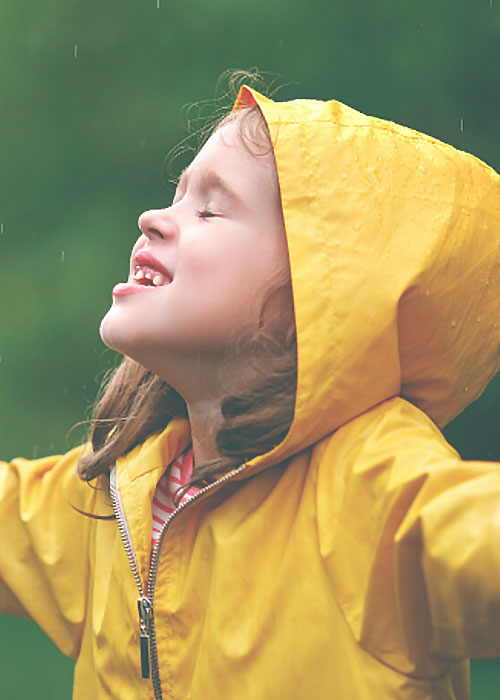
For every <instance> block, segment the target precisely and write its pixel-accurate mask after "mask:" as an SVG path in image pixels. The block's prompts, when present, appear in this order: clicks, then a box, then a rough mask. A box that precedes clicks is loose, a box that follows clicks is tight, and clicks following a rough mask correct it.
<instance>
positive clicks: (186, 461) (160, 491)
mask: <svg viewBox="0 0 500 700" xmlns="http://www.w3.org/2000/svg"><path fill="white" fill-rule="evenodd" d="M192 473H193V448H192V447H188V449H187V450H186V451H185V452H183V453H182V454H181V455H179V456H178V457H176V458H175V459H174V461H173V462H172V463H171V464H170V466H169V467H168V468H167V470H166V471H165V472H164V474H163V476H162V477H161V479H160V480H159V482H158V484H157V485H156V491H155V495H154V497H153V534H152V536H151V544H152V546H153V547H154V545H155V544H156V543H157V542H158V538H159V537H160V532H161V530H162V528H163V525H164V524H165V521H166V520H167V518H168V517H169V516H170V515H171V514H172V513H173V512H174V510H175V509H176V506H175V504H174V496H175V494H176V493H177V491H178V490H179V489H180V488H181V487H182V486H184V484H186V483H187V482H188V481H189V479H190V478H191V474H192ZM198 491H199V489H197V488H194V487H193V488H191V489H189V491H188V492H187V493H185V494H184V496H183V497H182V498H181V500H180V503H184V501H186V500H187V499H188V498H190V497H191V496H193V495H194V494H195V493H197V492H198Z"/></svg>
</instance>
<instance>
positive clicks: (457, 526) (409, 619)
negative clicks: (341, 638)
mask: <svg viewBox="0 0 500 700" xmlns="http://www.w3.org/2000/svg"><path fill="white" fill-rule="evenodd" d="M339 433H341V434H340V435H338V436H337V439H340V440H341V442H342V447H341V450H340V452H342V453H343V459H342V461H341V465H343V466H341V469H342V470H343V474H342V478H341V479H340V480H339V481H337V483H339V484H340V491H341V492H342V493H341V495H340V496H339V504H340V505H339V507H338V511H337V514H336V522H337V527H336V528H335V533H334V534H333V535H331V547H326V550H327V551H328V556H327V565H328V568H329V571H330V575H331V579H332V585H333V589H334V594H335V596H336V599H337V602H338V604H339V606H340V608H341V609H342V611H343V613H344V615H345V617H346V619H347V621H348V623H349V625H350V627H351V630H352V632H353V634H354V636H355V638H356V639H357V640H358V642H359V644H360V645H361V646H362V647H363V648H364V649H365V650H366V651H368V652H369V653H371V654H372V655H373V656H375V657H377V658H378V659H380V660H381V661H383V662H384V663H386V664H388V665H390V666H392V667H394V668H396V669H398V670H399V671H402V672H404V673H410V674H416V675H425V676H427V675H437V674H439V673H441V672H442V671H443V670H444V669H445V668H446V667H447V666H448V665H449V664H450V663H454V662H455V661H457V660H459V659H464V658H477V657H483V658H484V657H498V656H500V465H499V464H496V463H488V462H464V461H462V460H461V459H460V457H459V456H458V455H457V453H456V452H455V451H454V450H453V449H452V448H451V447H450V446H449V445H448V444H447V443H446V441H445V439H444V437H443V436H442V435H441V433H440V432H439V430H438V429H437V428H436V427H435V426H434V425H433V424H432V423H431V421H430V420H429V419H428V418H427V417H426V416H425V415H424V414H422V413H421V412H420V411H418V409H416V408H414V407H413V406H411V405H409V404H407V403H406V402H404V401H403V400H401V399H393V400H391V401H389V402H386V403H385V404H382V405H381V406H380V407H377V408H376V409H373V410H372V411H370V412H369V413H368V414H365V416H362V417H360V418H358V419H355V421H353V422H352V425H350V426H346V427H345V428H343V429H341V431H339ZM337 452H338V447H337Z"/></svg>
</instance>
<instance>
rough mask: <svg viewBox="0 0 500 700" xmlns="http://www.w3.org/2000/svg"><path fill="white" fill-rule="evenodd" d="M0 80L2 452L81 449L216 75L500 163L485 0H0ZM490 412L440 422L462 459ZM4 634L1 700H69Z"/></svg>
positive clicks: (31, 633) (495, 28)
mask: <svg viewBox="0 0 500 700" xmlns="http://www.w3.org/2000/svg"><path fill="white" fill-rule="evenodd" d="M0 66H1V67H0V115H1V130H0V268H1V284H2V287H1V290H2V291H1V311H2V324H1V327H0V382H1V392H0V437H1V440H0V447H1V455H2V457H3V458H10V457H14V456H16V455H22V456H26V457H35V456H39V455H40V456H41V455H44V454H47V453H54V452H56V451H57V452H59V451H63V450H65V449H66V448H67V446H68V445H73V444H75V442H77V441H78V440H79V439H81V435H82V432H81V430H80V432H79V431H78V430H76V431H74V432H73V433H71V434H70V435H69V436H68V435H67V431H68V429H69V428H70V427H71V426H72V425H73V424H74V423H76V422H78V421H80V420H81V419H82V418H84V417H85V415H86V414H87V411H88V405H89V403H90V402H91V401H92V399H93V397H94V395H95V392H96V388H97V384H98V382H99V380H100V378H101V377H102V374H103V373H104V372H105V371H106V369H107V368H109V367H110V366H111V365H112V364H113V363H114V361H115V358H114V356H113V354H112V353H111V352H110V351H106V350H105V349H104V348H103V346H102V344H101V342H100V340H99V336H98V323H99V320H100V318H101V317H102V315H103V313H104V312H105V310H106V309H107V307H108V305H109V303H110V299H111V296H110V290H111V288H112V286H113V285H114V284H115V283H116V282H117V281H120V280H122V279H123V278H124V276H125V275H126V273H127V265H128V255H129V250H130V247H131V245H132V243H133V242H134V240H135V238H136V236H137V228H136V223H135V222H136V220H137V217H138V215H139V214H140V213H141V211H143V210H144V209H146V208H150V207H159V206H163V205H165V204H166V203H168V201H169V199H170V197H171V191H169V189H168V187H166V186H165V185H164V184H163V183H162V179H161V177H160V170H161V167H162V163H163V159H164V157H165V155H166V154H167V152H168V151H169V149H170V148H171V147H172V146H173V145H175V144H176V143H177V142H178V141H179V140H180V139H181V138H182V137H183V136H184V135H185V133H186V132H185V112H183V106H184V105H186V104H187V103H190V102H192V101H195V100H203V99H208V98H211V97H213V96H214V89H215V84H216V82H217V79H218V77H219V75H220V74H221V73H222V72H223V71H225V70H226V69H228V68H249V67H252V66H258V67H259V68H260V69H261V70H263V71H270V72H272V73H274V74H278V75H279V76H280V82H281V83H288V85H287V87H285V88H284V89H283V90H282V92H281V93H280V98H281V99H287V98H291V97H317V98H331V97H335V98H337V99H339V100H341V101H344V102H347V103H348V104H350V105H352V106H353V107H356V108H357V109H360V110H361V111H365V112H367V113H369V114H372V115H376V116H379V117H384V118H388V119H392V120H394V121H397V122H400V123H402V124H405V125H407V126H410V127H413V128H416V129H418V130H420V131H424V132H426V133H429V134H432V135H434V136H437V137H438V138H441V139H443V140H445V141H448V142H450V143H452V144H453V145H455V146H457V147H459V148H462V149H464V150H468V151H472V152H473V153H475V154H476V155H478V156H479V157H481V158H482V159H484V160H486V161H487V162H488V163H489V164H491V165H492V166H493V167H495V168H496V169H497V170H499V169H500V138H499V135H498V125H499V119H500V91H499V71H500V0H419V1H418V2H415V0H378V1H377V2H372V1H371V0H363V1H360V0H351V1H350V2H340V1H339V0H309V1H308V2H306V1H305V0H302V1H301V0H251V2H250V0H247V2H241V1H240V2H237V1H236V0H211V2H202V0H185V1H184V2H176V3H174V2H172V1H171V0H159V2H158V0H85V2H83V1H78V0H64V1H63V0H38V1H37V2H33V0H15V2H14V1H10V2H7V0H4V2H3V3H2V4H1V6H0ZM183 114H184V116H183ZM499 407H500V381H496V382H494V383H493V384H492V385H491V386H490V388H489V389H488V390H487V392H486V393H485V395H483V397H482V398H481V399H480V400H479V401H478V402H477V403H476V404H475V405H474V406H473V407H471V408H470V409H468V410H467V411H466V412H465V413H464V414H463V415H462V416H460V417H459V418H458V419H457V420H456V421H455V422H454V423H453V424H452V425H451V426H450V427H449V428H448V430H447V435H448V438H449V439H450V441H451V442H452V443H453V444H455V445H456V446H457V447H458V448H459V450H460V451H461V453H462V454H463V455H464V456H465V457H467V458H482V459H495V460H500V440H499V439H498V435H499V433H500V420H499V413H500V411H499ZM0 546H1V544H0ZM0 626H1V627H0V629H1V632H0V698H2V700H19V698H22V699H23V700H24V699H31V698H37V699H38V700H45V699H50V700H59V699H67V698H70V697H71V676H72V668H73V664H72V662H71V661H68V660H66V659H64V658H63V657H62V656H61V655H60V654H59V652H58V651H57V650H55V649H54V648H53V647H52V646H51V644H50V643H49V642H48V640H46V639H45V638H44V637H43V635H42V634H41V633H40V632H39V631H38V630H37V629H35V628H34V627H33V625H32V624H31V623H30V622H28V621H25V620H15V619H11V618H6V617H3V618H2V619H1V621H0ZM499 689H500V666H499V662H497V661H495V660H492V661H478V662H473V664H472V698H473V700H489V699H493V698H496V699H497V698H498V697H499V696H500V690H499Z"/></svg>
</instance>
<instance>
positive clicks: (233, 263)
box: [0, 87, 500, 700]
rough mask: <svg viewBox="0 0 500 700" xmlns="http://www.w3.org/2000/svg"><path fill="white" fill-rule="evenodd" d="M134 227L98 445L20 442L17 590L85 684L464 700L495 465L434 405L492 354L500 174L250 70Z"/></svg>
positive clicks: (7, 551) (499, 619)
mask: <svg viewBox="0 0 500 700" xmlns="http://www.w3.org/2000/svg"><path fill="white" fill-rule="evenodd" d="M139 226H140V229H141V236H140V238H139V240H138V242H137V244H136V246H135V247H134V250H133V251H132V257H131V265H130V274H129V278H128V281H127V282H125V283H122V284H119V285H117V286H116V287H115V289H114V290H113V294H114V301H113V305H112V307H111V309H110V311H109V312H108V314H107V315H106V317H105V318H104V320H103V322H102V326H101V332H102V337H103V339H104V341H105V342H106V343H107V344H108V345H109V346H111V347H112V348H114V349H116V350H118V351H120V352H121V353H123V354H124V355H126V357H127V359H125V360H124V362H123V364H122V365H121V367H120V368H119V370H118V371H117V372H116V374H115V376H114V377H113V379H112V380H111V382H110V384H109V385H108V388H107V390H106V393H105V394H104V396H103V398H102V400H101V403H100V407H99V410H98V413H97V415H96V418H95V422H94V429H93V434H92V441H91V442H92V444H91V446H88V447H83V448H79V449H77V450H74V451H72V452H70V453H69V454H67V455H65V456H63V457H53V458H50V459H45V460H37V461H35V462H26V461H24V460H15V461H14V462H12V463H11V464H2V465H1V470H0V503H1V520H0V528H1V542H2V547H1V549H0V579H1V581H2V583H1V586H0V605H1V608H2V609H3V610H4V611H7V612H12V613H20V614H25V615H28V616H30V617H32V618H33V619H35V620H36V621H37V623H38V624H39V625H40V626H41V627H42V628H43V629H44V630H45V631H46V632H47V634H48V635H49V636H50V637H51V638H52V639H53V640H54V642H55V643H56V644H57V645H58V646H59V647H60V648H61V650H62V651H63V652H64V653H66V654H69V655H72V656H74V657H76V658H77V663H76V670H75V691H74V697H75V698H77V699H79V700H80V699H82V700H83V699H87V698H88V699H91V698H92V699H96V698H98V699H99V700H104V699H105V698H106V699H111V698H119V699H120V700H132V698H133V699H134V700H136V699H137V698H149V699H151V700H152V699H153V698H156V700H158V699H159V698H164V699H165V700H166V699H167V698H172V699H175V700H181V699H182V700H185V699H186V698H192V700H196V699H202V698H203V700H209V699H213V700H220V699H221V698H224V699H226V698H227V699H237V700H278V699H281V698H287V699H288V700H292V699H296V700H299V699H300V700H305V699H307V700H309V699H310V698H314V699H316V698H318V699H320V698H321V699H322V698H325V699H326V698H338V699H339V700H373V698H404V699H407V700H431V699H432V700H437V699H438V698H439V699H440V700H444V699H446V700H452V699H455V700H464V699H465V698H468V697H469V690H468V662H467V659H468V658H470V657H480V656H483V657H485V656H496V655H499V654H500V631H499V630H500V554H499V552H500V548H499V543H500V470H499V468H498V465H496V464H490V463H479V462H467V463H466V462H462V461H461V459H460V457H459V456H458V454H457V453H456V452H455V451H454V450H453V449H452V448H451V447H450V446H449V445H448V444H447V443H446V441H445V440H444V438H443V437H442V435H441V433H440V431H439V429H438V427H436V426H437V425H438V426H442V425H444V424H446V423H447V422H448V421H449V420H451V419H452V418H453V417H454V416H455V415H457V414H458V413H459V412H460V411H461V410H462V409H463V408H464V407H465V406H466V405H467V404H469V403H470V402H471V401H473V400H474V399H475V398H476V397H477V396H478V395H479V394H480V393H481V391H482V390H483V389H484V387H485V386H486V384H487V383H488V381H489V380H490V379H491V377H492V376H493V375H494V374H495V372H496V371H497V369H498V367H499V362H500V356H499V346H500V319H499V313H498V308H499V302H500V178H499V176H498V175H497V174H496V173H495V172H494V171H493V170H491V169H490V168H488V167H487V166H486V165H484V164H483V163H481V162H480V161H478V160H477V159H475V158H474V157H472V156H470V155H467V154H464V153H461V152H458V151H456V150H455V149H453V148H452V147H450V146H447V145H445V144H443V143H440V142H438V141H436V140H435V139H432V138H429V137H427V136H424V135H421V134H418V133H416V132H414V131H411V130H409V129H406V128H403V127H400V126H397V125H396V124H392V123H390V122H386V121H382V120H379V119H374V118H370V117H366V116H364V115H362V114H360V113H359V112H356V111H354V110H352V109H350V108H348V107H346V106H344V105H342V104H340V103H338V102H319V101H312V100H298V101H294V102H290V103H281V104H280V103H275V102H273V101H271V100H269V99H267V98H265V97H263V96H261V95H259V94H258V93H257V92H255V91H253V90H251V89H250V88H247V87H243V88H242V90H241V91H240V94H239V96H238V99H237V101H236V105H235V109H234V111H233V113H232V114H231V116H229V117H228V118H227V119H225V120H224V121H223V122H222V123H221V125H220V126H219V127H218V128H216V129H215V131H214V132H213V134H212V136H211V137H210V139H209V140H208V141H207V143H206V144H205V146H204V147H203V148H202V150H201V151H200V152H199V154H198V155H197V156H196V158H195V159H194V161H193V162H192V163H191V165H190V166H189V167H188V168H187V170H186V171H185V172H184V173H183V175H182V177H181V180H180V183H179V187H178V189H177V193H176V196H175V199H174V201H173V204H172V205H171V206H170V207H168V208H166V209H161V210H155V211H148V212H146V213H144V214H143V215H142V216H141V217H140V219H139ZM290 273H291V274H290ZM292 287H293V294H292ZM193 465H194V466H193ZM75 470H76V471H77V473H78V475H79V477H80V479H78V478H77V477H76V475H75ZM86 481H89V482H91V483H90V484H89V483H86ZM180 486H181V487H182V488H181V489H180V491H178V490H177V489H179V487H180ZM112 508H113V510H114V516H112V517H111V518H110V517H109V515H110V513H112V512H113V511H112V510H111V509H112ZM78 511H81V512H82V513H84V514H86V516H85V515H82V514H81V513H80V512H78ZM89 515H90V516H92V517H88V516H89ZM152 542H153V544H152Z"/></svg>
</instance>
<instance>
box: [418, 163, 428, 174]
mask: <svg viewBox="0 0 500 700" xmlns="http://www.w3.org/2000/svg"><path fill="white" fill-rule="evenodd" d="M418 169H419V170H420V172H421V173H425V172H426V169H425V166H423V165H420V166H419V168H418Z"/></svg>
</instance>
